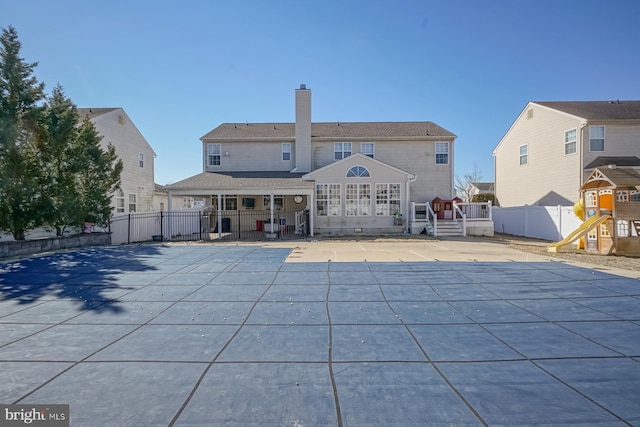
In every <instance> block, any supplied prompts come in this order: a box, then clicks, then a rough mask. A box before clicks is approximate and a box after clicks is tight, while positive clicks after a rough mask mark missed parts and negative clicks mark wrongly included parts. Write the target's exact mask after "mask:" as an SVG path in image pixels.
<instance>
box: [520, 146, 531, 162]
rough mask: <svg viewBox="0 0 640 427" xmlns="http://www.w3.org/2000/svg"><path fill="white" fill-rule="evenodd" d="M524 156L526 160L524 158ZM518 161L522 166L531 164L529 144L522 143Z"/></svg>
mask: <svg viewBox="0 0 640 427" xmlns="http://www.w3.org/2000/svg"><path fill="white" fill-rule="evenodd" d="M522 147H524V148H525V152H524V154H522ZM523 158H524V162H523V161H522V159H523ZM518 162H519V164H520V166H525V165H528V164H529V144H522V145H521V146H520V148H519V149H518Z"/></svg>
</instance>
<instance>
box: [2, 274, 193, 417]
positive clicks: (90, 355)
mask: <svg viewBox="0 0 640 427" xmlns="http://www.w3.org/2000/svg"><path fill="white" fill-rule="evenodd" d="M147 286H149V285H145V286H143V288H144V287H147ZM203 286H204V285H203ZM141 289H142V288H141ZM198 289H199V288H198ZM198 289H196V290H194V291H193V292H196V291H197V290H198ZM193 292H191V293H189V294H187V295H185V296H184V297H183V298H181V299H179V300H178V301H181V300H182V299H184V298H186V297H187V296H189V295H191V294H192V293H193ZM178 301H175V302H173V303H172V304H170V305H169V306H168V307H167V308H165V309H164V310H161V311H159V312H158V314H156V315H155V316H153V317H152V318H150V319H148V320H147V321H146V322H144V323H142V324H140V325H139V326H138V327H136V328H134V329H132V330H131V331H129V332H128V333H126V334H124V335H123V336H121V337H120V338H117V339H116V340H114V341H111V342H110V343H108V344H106V345H104V346H102V347H100V348H99V349H97V350H96V351H94V352H93V353H91V354H89V355H87V356H85V357H83V358H82V359H80V360H77V361H74V362H71V363H72V365H71V366H69V367H67V368H66V369H64V370H62V371H61V372H59V373H58V374H57V375H55V376H53V377H51V378H50V379H49V380H48V381H45V382H44V383H42V384H40V385H39V386H38V387H36V388H34V389H33V390H31V391H29V392H28V393H27V394H25V395H23V396H22V397H20V398H19V399H18V400H16V401H15V402H14V403H13V404H14V405H16V404H18V403H19V402H20V401H22V400H24V399H26V398H27V397H29V396H30V395H32V394H33V393H35V392H36V391H38V390H40V389H41V388H43V387H44V386H46V385H48V384H50V383H51V382H52V381H54V380H55V379H57V378H58V377H60V376H61V375H63V374H65V373H66V372H68V371H69V370H71V369H73V368H74V367H76V366H78V365H79V364H81V363H85V362H86V361H87V359H89V358H90V357H92V356H94V355H96V354H98V353H99V352H101V351H102V350H104V349H106V348H107V347H109V346H111V345H113V344H115V343H117V342H118V341H120V340H122V339H124V338H125V337H128V336H129V335H131V334H133V333H134V332H136V331H137V330H139V329H141V328H142V327H143V326H146V325H148V324H149V322H151V321H152V320H154V319H155V318H156V317H158V316H160V315H161V314H162V313H164V312H165V311H167V310H168V309H170V308H171V307H173V306H174V305H175V304H177V303H178ZM108 302H109V301H108ZM108 302H105V303H104V304H99V305H97V306H95V307H92V308H91V310H95V309H97V308H98V307H101V306H103V305H105V304H107V303H108ZM110 302H113V301H110ZM91 310H87V311H86V312H89V311H91ZM86 312H83V313H80V314H78V315H77V316H74V317H71V318H69V319H66V320H65V321H64V322H67V321H69V320H71V319H75V318H76V317H78V316H81V315H82V314H85V313H86ZM64 322H58V323H57V324H55V325H52V326H51V328H53V327H54V326H62V325H68V324H66V323H64ZM81 324H82V323H81ZM92 325H95V324H92ZM120 325H123V324H120ZM124 325H127V324H124ZM129 325H131V324H129ZM136 325H137V323H136ZM51 328H47V329H44V330H48V329H51ZM40 332H42V331H40Z"/></svg>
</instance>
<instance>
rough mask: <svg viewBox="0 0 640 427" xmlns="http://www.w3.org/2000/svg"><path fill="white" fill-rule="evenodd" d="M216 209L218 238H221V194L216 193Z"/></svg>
mask: <svg viewBox="0 0 640 427" xmlns="http://www.w3.org/2000/svg"><path fill="white" fill-rule="evenodd" d="M217 196H218V209H217V213H218V223H217V224H218V225H217V228H218V239H219V240H222V194H220V193H218V194H217Z"/></svg>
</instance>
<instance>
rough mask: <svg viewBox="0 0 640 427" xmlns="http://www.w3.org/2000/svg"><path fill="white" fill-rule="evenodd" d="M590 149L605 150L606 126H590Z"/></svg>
mask: <svg viewBox="0 0 640 427" xmlns="http://www.w3.org/2000/svg"><path fill="white" fill-rule="evenodd" d="M589 151H604V126H589Z"/></svg>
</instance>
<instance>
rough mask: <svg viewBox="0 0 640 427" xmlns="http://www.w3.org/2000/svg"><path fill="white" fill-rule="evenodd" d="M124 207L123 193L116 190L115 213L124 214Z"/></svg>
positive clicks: (120, 190)
mask: <svg viewBox="0 0 640 427" xmlns="http://www.w3.org/2000/svg"><path fill="white" fill-rule="evenodd" d="M125 209H126V205H125V203H124V191H122V189H120V188H119V189H118V190H116V212H117V213H124V211H125Z"/></svg>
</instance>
